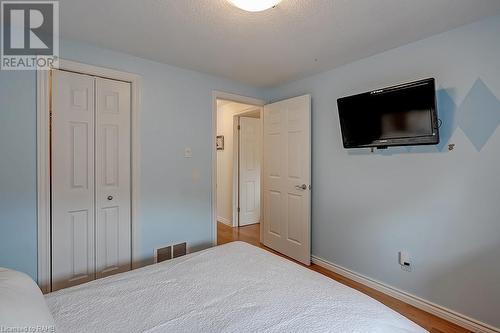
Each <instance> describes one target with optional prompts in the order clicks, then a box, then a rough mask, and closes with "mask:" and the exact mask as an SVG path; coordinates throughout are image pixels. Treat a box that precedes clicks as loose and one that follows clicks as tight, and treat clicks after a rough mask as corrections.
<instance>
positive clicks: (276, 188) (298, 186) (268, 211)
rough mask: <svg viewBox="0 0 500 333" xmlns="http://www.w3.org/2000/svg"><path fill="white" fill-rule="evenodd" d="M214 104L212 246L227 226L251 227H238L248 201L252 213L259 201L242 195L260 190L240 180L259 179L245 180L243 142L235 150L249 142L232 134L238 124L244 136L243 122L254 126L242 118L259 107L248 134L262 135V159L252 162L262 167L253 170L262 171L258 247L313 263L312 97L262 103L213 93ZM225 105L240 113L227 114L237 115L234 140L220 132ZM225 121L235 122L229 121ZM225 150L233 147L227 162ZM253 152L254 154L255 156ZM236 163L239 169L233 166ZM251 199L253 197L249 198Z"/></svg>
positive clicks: (307, 263)
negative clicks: (256, 126)
mask: <svg viewBox="0 0 500 333" xmlns="http://www.w3.org/2000/svg"><path fill="white" fill-rule="evenodd" d="M247 101H256V102H247ZM234 103H236V104H234ZM241 104H243V105H241ZM245 104H246V105H245ZM212 105H213V123H212V124H213V125H212V126H213V127H212V128H213V136H214V140H215V139H216V144H214V147H213V148H212V149H213V150H212V152H213V160H212V163H213V164H212V166H213V168H212V170H213V178H212V179H213V182H212V227H213V229H212V231H213V244H214V245H217V231H218V229H219V226H223V224H226V225H228V226H229V227H230V228H235V227H237V230H238V231H239V230H240V228H248V227H249V226H251V225H252V224H249V225H247V226H240V225H241V222H242V221H245V218H242V213H243V212H242V208H243V205H244V204H247V203H250V205H249V207H251V208H252V209H253V208H254V207H255V206H256V202H252V199H250V201H248V197H245V198H244V195H245V194H246V193H247V192H248V193H253V194H255V191H256V186H255V185H253V186H250V187H248V188H245V187H244V186H242V185H241V182H242V181H243V182H245V181H246V180H247V179H252V180H255V179H256V177H255V175H250V172H248V176H249V177H250V178H245V177H246V176H247V175H246V173H247V171H250V170H243V172H242V168H244V167H245V166H244V165H243V164H244V163H241V161H242V160H245V158H247V157H245V156H244V155H245V153H242V152H241V148H242V145H241V144H240V143H238V145H237V147H236V148H237V149H238V154H236V149H235V142H234V141H235V139H236V140H238V139H239V140H240V141H245V140H246V139H245V135H246V134H244V133H243V134H242V133H237V132H236V133H234V131H235V130H234V129H235V128H237V126H238V125H239V126H240V132H242V131H241V125H242V124H243V126H245V124H247V125H249V126H252V125H250V123H251V121H246V120H244V119H245V118H251V117H248V115H249V114H250V113H251V112H252V111H253V112H255V109H259V112H260V117H259V120H260V129H258V130H257V129H253V130H250V132H256V131H259V132H260V134H259V135H260V144H259V147H260V153H259V155H260V161H259V162H251V164H252V165H254V164H257V163H258V164H260V167H259V168H254V167H252V168H250V169H251V170H255V169H258V170H259V172H260V177H258V178H259V179H260V182H259V184H258V186H259V190H258V192H259V205H258V206H259V209H258V210H259V211H260V214H259V215H258V216H259V217H260V218H259V220H258V221H259V224H258V225H259V243H262V244H263V245H265V246H267V247H269V248H271V249H273V250H275V251H277V252H280V253H282V254H284V255H286V256H288V257H290V258H292V259H295V260H297V261H300V262H301V263H303V264H305V265H309V264H310V262H311V96H310V95H302V96H297V97H292V98H288V99H284V100H280V101H277V102H273V103H270V104H264V103H263V102H262V101H258V100H254V99H251V98H247V97H241V96H237V95H232V94H228V93H223V92H214V94H213V104H212ZM224 105H234V106H236V105H237V106H238V107H239V110H237V111H234V110H233V111H232V113H230V114H229V116H232V117H233V136H230V135H231V131H225V132H222V131H221V128H222V127H223V124H224V120H223V118H224V116H226V118H227V115H226V114H224V110H223V109H224ZM248 106H249V108H247V107H248ZM252 107H253V108H254V109H253V110H252ZM242 120H243V121H242ZM225 123H226V124H227V123H229V124H231V123H230V121H229V122H228V121H226V122H225ZM218 125H219V126H218ZM227 133H229V134H227ZM215 137H217V138H215ZM229 137H230V139H229V140H228V138H229ZM247 141H248V142H251V141H252V140H247ZM228 142H229V145H228ZM227 147H230V148H227ZM243 147H244V145H243ZM226 149H231V151H232V152H231V151H230V154H227V152H226V154H225V155H226V156H225V158H222V157H221V155H222V154H221V151H225V150H226ZM243 149H245V148H243ZM251 154H256V153H255V152H251V153H250V155H251ZM231 155H233V164H232V166H233V167H232V168H231V167H230V165H231V164H230V163H226V164H225V165H226V169H223V166H222V164H223V161H226V162H227V160H228V156H229V158H230V156H231ZM242 158H243V159H242ZM245 161H246V160H245ZM254 161H255V160H254ZM227 165H229V167H227ZM236 165H237V166H238V167H235V166H236ZM242 165H243V166H242ZM218 166H219V167H218ZM231 169H232V170H231ZM231 171H232V174H231ZM242 173H243V175H242ZM223 177H225V179H226V180H227V179H230V180H232V186H229V188H231V187H233V189H234V188H236V186H237V188H236V189H234V190H233V191H232V193H231V191H230V190H228V186H227V183H224V180H223ZM243 189H244V190H245V191H246V192H245V193H244V192H243ZM231 196H232V198H233V205H230V200H229V199H228V198H229V197H231ZM251 198H255V197H254V196H251ZM219 201H224V203H221V204H218V203H219ZM224 207H226V208H227V207H231V211H230V210H229V209H227V210H226V211H225V212H224V213H221V212H223V209H224ZM238 208H239V209H238ZM252 209H250V210H252ZM222 214H225V216H224V215H222ZM254 216H255V215H253V214H249V216H248V217H247V219H246V221H251V222H255V221H256V220H255V219H254V220H252V217H254ZM219 221H221V222H219ZM243 223H245V222H243ZM260 223H262V225H261V224H260Z"/></svg>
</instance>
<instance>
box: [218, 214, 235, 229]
mask: <svg viewBox="0 0 500 333" xmlns="http://www.w3.org/2000/svg"><path fill="white" fill-rule="evenodd" d="M217 221H219V222H222V223H224V224H226V225H228V226H230V227H232V226H233V221H231V219H226V218H225V217H221V216H217Z"/></svg>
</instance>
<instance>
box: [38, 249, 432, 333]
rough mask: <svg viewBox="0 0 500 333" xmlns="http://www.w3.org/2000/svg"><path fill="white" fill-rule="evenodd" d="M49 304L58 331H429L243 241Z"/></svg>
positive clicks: (61, 294) (70, 292) (64, 293)
mask: <svg viewBox="0 0 500 333" xmlns="http://www.w3.org/2000/svg"><path fill="white" fill-rule="evenodd" d="M46 300H47V303H48V305H49V309H50V310H51V312H52V314H53V316H54V319H55V321H56V325H57V328H58V332H71V333H73V332H85V333H89V332H190V333H191V332H349V333H350V332H362V333H367V332H381V333H382V332H383V333H388V332H425V331H424V330H423V329H422V328H420V327H419V326H417V325H416V324H414V323H412V322H411V321H409V320H408V319H406V318H404V317H403V316H401V315H399V314H398V313H396V312H394V311H392V310H391V309H389V308H387V307H385V306H384V305H382V304H381V303H379V302H377V301H375V300H374V299H372V298H370V297H368V296H366V295H364V294H362V293H360V292H358V291H356V290H353V289H351V288H348V287H346V286H344V285H342V284H340V283H337V282H336V281H334V280H332V279H330V278H328V277H325V276H323V275H321V274H319V273H316V272H313V271H311V270H309V269H307V268H304V267H301V266H299V265H297V264H295V263H292V262H290V261H288V260H286V259H283V258H281V257H279V256H276V255H273V254H271V253H269V252H267V251H265V250H262V249H259V248H257V247H254V246H252V245H249V244H246V243H242V242H234V243H230V244H227V245H223V246H218V247H214V248H211V249H208V250H205V251H201V252H198V253H193V254H190V255H187V256H184V257H181V258H177V259H174V260H170V261H167V262H164V263H160V264H156V265H151V266H148V267H144V268H141V269H138V270H134V271H131V272H127V273H123V274H118V275H115V276H111V277H108V278H104V279H100V280H96V281H93V282H90V283H86V284H83V285H80V286H76V287H73V288H69V289H65V290H60V291H58V292H54V293H51V294H48V295H47V296H46Z"/></svg>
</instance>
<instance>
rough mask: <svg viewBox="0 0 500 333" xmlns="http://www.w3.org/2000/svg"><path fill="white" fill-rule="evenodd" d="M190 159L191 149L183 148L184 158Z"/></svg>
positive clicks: (191, 155)
mask: <svg viewBox="0 0 500 333" xmlns="http://www.w3.org/2000/svg"><path fill="white" fill-rule="evenodd" d="M191 157H193V151H192V150H191V147H186V148H184V158H191Z"/></svg>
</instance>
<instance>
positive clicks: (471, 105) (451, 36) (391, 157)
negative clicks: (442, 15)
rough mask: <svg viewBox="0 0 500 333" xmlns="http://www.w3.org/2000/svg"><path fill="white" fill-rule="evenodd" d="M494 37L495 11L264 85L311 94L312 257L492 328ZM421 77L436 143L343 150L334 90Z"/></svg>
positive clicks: (499, 250)
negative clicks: (432, 110)
mask: <svg viewBox="0 0 500 333" xmlns="http://www.w3.org/2000/svg"><path fill="white" fill-rule="evenodd" d="M499 35H500V17H498V16H497V17H494V18H490V19H487V20H484V21H481V22H478V23H475V24H472V25H469V26H464V27H461V28H458V29H455V30H452V31H450V32H447V33H444V34H441V35H437V36H434V37H431V38H428V39H425V40H422V41H419V42H416V43H412V44H409V45H406V46H403V47H400V48H397V49H394V50H391V51H388V52H385V53H382V54H379V55H376V56H373V57H370V58H367V59H364V60H361V61H357V62H355V63H352V64H349V65H346V66H343V67H340V68H337V69H335V70H332V71H329V72H325V73H322V74H318V75H315V76H311V77H308V78H305V79H302V80H299V81H296V82H291V83H288V84H285V85H282V86H279V87H276V88H274V89H271V90H270V91H268V92H267V97H268V99H270V100H279V99H283V98H287V97H291V96H296V95H300V94H305V93H310V94H312V101H313V111H312V114H313V116H312V120H313V173H312V175H313V187H312V188H313V190H312V252H313V254H314V255H316V256H318V257H320V258H323V259H325V260H327V261H329V262H332V263H334V264H337V265H340V266H343V267H345V268H348V269H351V270H353V271H355V272H358V273H361V274H363V275H366V276H368V277H371V278H373V279H376V280H379V281H382V282H384V283H386V284H389V285H391V286H394V287H396V288H399V289H402V290H404V291H407V292H409V293H412V294H414V295H417V296H419V297H422V298H424V299H427V300H430V301H432V302H435V303H437V304H440V305H442V306H445V307H448V308H451V309H453V310H455V311H458V312H460V313H464V314H466V315H469V316H470V317H472V318H476V319H479V320H481V321H483V322H486V323H489V324H491V325H495V326H496V327H500V316H499V311H500V310H499V309H500V282H499V281H500V266H499V265H498V263H499V258H500V130H499V129H498V125H499V124H500V101H499V99H498V98H499V97H500V43H499ZM426 77H435V78H436V79H437V82H438V85H439V92H438V97H439V116H440V118H442V120H443V128H442V129H441V133H442V136H443V142H442V144H441V145H440V146H438V147H434V146H431V147H421V148H410V149H398V148H390V149H388V150H387V151H384V152H377V153H375V154H371V153H370V152H369V151H367V150H349V151H348V150H345V149H343V147H342V141H341V136H340V127H339V119H338V110H337V106H336V100H337V98H339V97H342V96H346V95H349V94H353V93H359V92H363V91H368V90H372V89H377V88H380V87H385V86H388V85H392V84H396V83H401V82H408V81H412V80H416V79H420V78H426ZM448 143H454V144H456V147H455V150H453V151H451V152H450V151H448V149H447V144H448ZM403 249H404V250H407V251H409V253H410V254H411V256H412V260H413V265H414V267H413V272H411V273H410V272H405V271H403V270H401V269H400V266H399V265H398V251H400V250H403Z"/></svg>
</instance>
